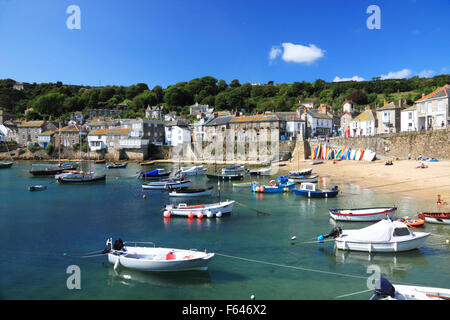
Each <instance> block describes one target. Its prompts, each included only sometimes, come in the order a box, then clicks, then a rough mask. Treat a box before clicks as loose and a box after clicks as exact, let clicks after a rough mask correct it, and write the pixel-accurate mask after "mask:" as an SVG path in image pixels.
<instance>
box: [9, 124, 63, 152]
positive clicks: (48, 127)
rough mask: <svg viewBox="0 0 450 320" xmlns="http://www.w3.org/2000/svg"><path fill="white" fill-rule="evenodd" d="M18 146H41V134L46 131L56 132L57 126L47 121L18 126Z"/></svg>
mask: <svg viewBox="0 0 450 320" xmlns="http://www.w3.org/2000/svg"><path fill="white" fill-rule="evenodd" d="M17 128H18V138H19V139H18V141H17V142H18V144H19V145H22V146H30V145H37V144H39V140H38V137H39V134H40V133H42V132H46V131H52V130H56V128H57V127H56V125H55V124H54V123H52V122H49V121H45V120H37V121H24V122H22V123H21V124H19V125H18V126H17Z"/></svg>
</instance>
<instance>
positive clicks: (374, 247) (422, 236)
mask: <svg viewBox="0 0 450 320" xmlns="http://www.w3.org/2000/svg"><path fill="white" fill-rule="evenodd" d="M429 235H430V234H429V233H426V232H413V231H411V229H410V228H408V226H407V225H406V224H404V223H403V222H399V221H392V220H390V219H384V220H381V221H378V222H377V223H374V224H372V225H370V226H368V227H365V228H362V229H353V230H342V229H341V228H340V227H335V228H333V230H332V231H331V232H330V234H328V235H326V236H323V235H321V236H319V238H318V240H319V242H321V241H323V240H324V239H325V238H328V237H330V236H332V237H333V238H334V240H335V244H336V247H337V248H338V249H341V250H353V251H365V252H402V251H409V250H413V249H417V248H419V247H420V246H422V245H423V244H424V243H425V241H426V240H427V238H428V236H429Z"/></svg>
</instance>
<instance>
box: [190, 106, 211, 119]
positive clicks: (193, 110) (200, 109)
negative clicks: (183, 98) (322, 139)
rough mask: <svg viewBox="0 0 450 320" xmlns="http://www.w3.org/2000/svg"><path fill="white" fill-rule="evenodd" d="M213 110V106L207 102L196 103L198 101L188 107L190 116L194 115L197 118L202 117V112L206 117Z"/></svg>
mask: <svg viewBox="0 0 450 320" xmlns="http://www.w3.org/2000/svg"><path fill="white" fill-rule="evenodd" d="M213 112H214V108H210V107H209V105H207V104H206V105H205V104H198V102H196V103H195V104H194V105H192V106H190V107H189V113H190V114H191V115H192V116H196V117H197V119H200V118H201V117H202V114H203V115H205V116H206V117H208V116H210V115H212V113H213Z"/></svg>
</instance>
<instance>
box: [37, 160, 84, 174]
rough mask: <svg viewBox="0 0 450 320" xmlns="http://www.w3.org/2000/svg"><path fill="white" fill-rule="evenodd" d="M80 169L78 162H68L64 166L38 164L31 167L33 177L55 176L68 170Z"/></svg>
mask: <svg viewBox="0 0 450 320" xmlns="http://www.w3.org/2000/svg"><path fill="white" fill-rule="evenodd" d="M77 167H78V163H77V162H68V163H62V164H44V163H36V164H32V165H31V170H30V171H29V173H31V174H32V175H33V176H54V175H56V174H60V173H63V172H64V171H67V170H75V169H76V168H77Z"/></svg>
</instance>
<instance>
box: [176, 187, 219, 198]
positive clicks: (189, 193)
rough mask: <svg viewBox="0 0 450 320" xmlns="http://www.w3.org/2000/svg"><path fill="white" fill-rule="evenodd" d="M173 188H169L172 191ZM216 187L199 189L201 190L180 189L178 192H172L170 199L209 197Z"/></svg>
mask: <svg viewBox="0 0 450 320" xmlns="http://www.w3.org/2000/svg"><path fill="white" fill-rule="evenodd" d="M170 189H171V188H169V190H170ZM213 189H214V187H213V186H211V187H209V188H199V189H189V188H179V189H176V190H171V191H170V192H169V197H200V196H209V195H210V194H211V193H212V192H213Z"/></svg>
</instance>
